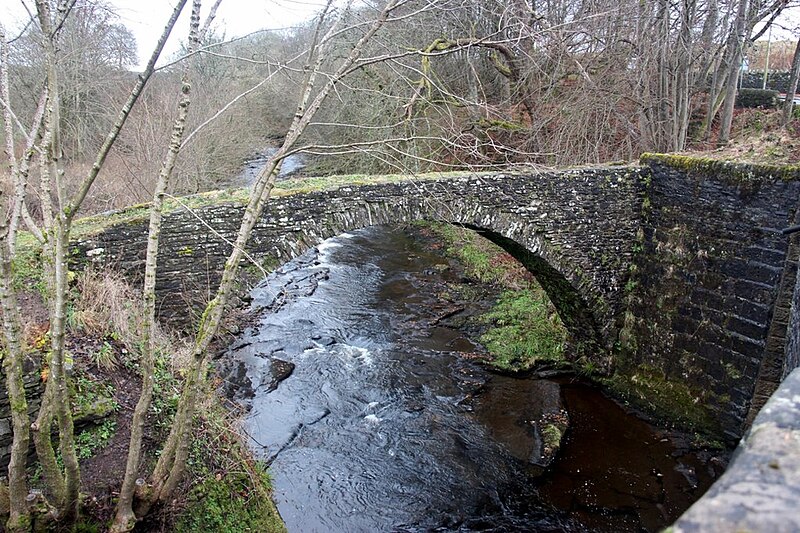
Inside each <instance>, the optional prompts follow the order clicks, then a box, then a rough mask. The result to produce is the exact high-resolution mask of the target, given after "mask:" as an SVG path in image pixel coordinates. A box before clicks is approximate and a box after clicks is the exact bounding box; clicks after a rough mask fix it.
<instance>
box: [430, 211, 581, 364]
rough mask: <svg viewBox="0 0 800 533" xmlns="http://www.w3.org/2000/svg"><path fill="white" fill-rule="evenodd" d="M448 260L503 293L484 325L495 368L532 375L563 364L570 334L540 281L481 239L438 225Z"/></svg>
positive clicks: (433, 226)
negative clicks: (537, 369)
mask: <svg viewBox="0 0 800 533" xmlns="http://www.w3.org/2000/svg"><path fill="white" fill-rule="evenodd" d="M422 225H423V226H424V227H430V229H431V230H432V231H434V232H435V233H436V234H437V235H438V236H439V237H440V238H442V239H443V240H444V242H445V246H446V254H447V255H448V256H449V257H453V258H455V259H456V260H458V261H459V262H460V263H461V264H462V265H463V266H464V269H465V273H466V275H467V276H468V277H471V278H473V279H475V280H478V281H480V282H482V283H488V284H492V285H496V286H498V287H499V288H500V289H501V290H502V291H503V292H502V293H501V295H500V297H499V298H498V300H497V303H496V304H495V305H494V307H493V308H492V309H491V310H490V311H489V312H488V313H485V314H484V315H482V316H481V317H480V319H479V321H480V322H481V323H482V324H484V325H485V326H487V327H488V330H487V331H486V333H485V334H484V335H482V336H481V339H480V340H481V342H482V343H483V344H484V346H485V347H486V349H487V350H488V351H489V354H490V355H491V356H492V364H493V365H494V366H496V367H498V368H500V369H502V370H508V371H522V370H528V369H530V368H532V367H534V366H536V365H538V364H540V363H543V362H559V363H560V362H563V361H564V348H565V345H566V340H567V332H566V329H565V328H564V325H563V324H562V322H561V319H560V318H559V316H558V313H557V312H556V309H555V307H554V306H553V304H552V302H551V301H550V299H549V298H548V296H547V294H546V293H545V291H544V289H542V287H541V286H540V285H539V283H538V282H537V281H536V279H535V278H534V277H533V276H532V275H531V273H530V272H528V271H527V270H526V269H525V267H523V266H522V264H520V263H519V262H518V261H517V260H516V259H514V258H513V257H512V256H511V255H510V254H508V253H507V252H505V251H504V250H503V249H501V248H500V247H499V246H497V245H496V244H494V243H492V242H490V241H489V240H487V239H485V238H483V237H481V236H480V235H478V234H477V233H475V232H473V231H470V230H467V229H464V228H459V227H456V226H452V225H449V224H442V223H434V224H428V223H424V224H422Z"/></svg>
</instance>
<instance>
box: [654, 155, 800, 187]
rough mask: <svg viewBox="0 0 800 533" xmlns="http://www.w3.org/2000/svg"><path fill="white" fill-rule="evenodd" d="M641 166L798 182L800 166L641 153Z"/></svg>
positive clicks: (743, 179) (744, 179) (748, 179)
mask: <svg viewBox="0 0 800 533" xmlns="http://www.w3.org/2000/svg"><path fill="white" fill-rule="evenodd" d="M639 161H640V162H641V163H642V164H644V165H651V164H653V163H657V164H662V165H666V166H668V167H671V168H674V169H677V170H682V171H684V172H688V173H690V174H696V175H700V176H714V177H717V178H720V177H721V178H729V179H731V180H733V181H737V182H752V181H758V180H784V181H798V180H800V165H769V164H757V163H739V162H734V161H725V160H721V159H711V158H707V157H695V156H687V155H679V154H651V153H644V154H642V155H641V157H640V158H639Z"/></svg>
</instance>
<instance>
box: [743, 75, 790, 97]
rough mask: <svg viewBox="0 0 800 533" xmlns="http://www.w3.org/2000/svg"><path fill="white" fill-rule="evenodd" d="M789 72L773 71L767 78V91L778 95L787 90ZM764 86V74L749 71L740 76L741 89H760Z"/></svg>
mask: <svg viewBox="0 0 800 533" xmlns="http://www.w3.org/2000/svg"><path fill="white" fill-rule="evenodd" d="M789 78H790V72H789V71H788V70H775V71H771V72H770V73H769V76H768V77H767V89H771V90H773V91H778V92H780V93H785V92H788V90H789ZM763 86H764V72H763V71H760V72H756V71H754V70H749V71H747V72H745V73H744V74H743V75H742V87H745V88H748V89H761V88H762V87H763Z"/></svg>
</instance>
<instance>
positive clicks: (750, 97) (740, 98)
mask: <svg viewBox="0 0 800 533" xmlns="http://www.w3.org/2000/svg"><path fill="white" fill-rule="evenodd" d="M736 106H737V107H763V108H766V109H772V108H775V107H777V106H778V91H771V90H763V89H739V94H738V95H737V96H736Z"/></svg>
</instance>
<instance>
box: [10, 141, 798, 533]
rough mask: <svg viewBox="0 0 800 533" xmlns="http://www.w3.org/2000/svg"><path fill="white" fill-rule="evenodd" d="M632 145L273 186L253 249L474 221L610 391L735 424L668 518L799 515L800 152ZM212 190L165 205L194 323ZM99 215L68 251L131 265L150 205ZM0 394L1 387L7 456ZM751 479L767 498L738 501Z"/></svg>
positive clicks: (173, 283) (183, 320)
mask: <svg viewBox="0 0 800 533" xmlns="http://www.w3.org/2000/svg"><path fill="white" fill-rule="evenodd" d="M643 163H644V164H643V165H641V166H635V167H607V168H584V169H577V170H566V171H559V172H552V173H550V172H548V173H529V174H494V175H464V176H462V177H453V178H442V179H426V180H411V179H409V180H405V181H401V182H387V183H375V184H370V185H358V186H356V185H344V186H340V187H338V188H331V189H328V190H318V191H314V192H305V193H299V192H295V193H289V192H287V191H283V193H282V194H277V197H276V198H273V199H271V200H270V201H269V204H268V207H267V209H266V211H265V213H264V215H263V217H262V219H261V221H260V223H259V224H258V226H257V227H256V230H255V232H254V235H253V239H252V242H251V244H250V248H249V253H250V256H251V260H252V261H254V262H257V263H261V266H263V267H264V268H265V269H270V268H272V267H274V266H276V265H278V264H280V263H283V262H286V261H288V260H289V259H291V258H293V257H295V256H297V255H299V254H300V253H302V252H303V251H305V250H306V249H308V248H309V247H312V246H314V245H316V244H318V243H320V242H321V241H322V240H323V239H325V238H328V237H332V236H335V235H337V234H341V233H343V232H346V231H351V230H354V229H358V228H361V227H365V226H371V225H377V224H406V223H410V222H413V221H416V220H439V221H446V222H449V223H452V224H459V225H464V226H467V227H469V228H472V229H474V230H475V231H478V232H480V233H482V234H483V235H485V236H486V237H488V238H489V239H491V240H493V241H495V242H496V243H498V244H500V245H501V246H502V247H503V248H505V249H506V250H507V251H509V252H510V253H511V254H512V255H513V256H514V257H516V258H518V259H519V260H520V261H521V262H522V263H523V264H525V265H526V266H527V268H529V269H530V270H531V271H532V272H533V273H534V274H535V275H536V276H537V278H538V279H539V281H540V282H541V284H542V286H543V287H544V288H545V290H546V291H547V292H548V294H549V295H550V297H551V299H552V300H553V302H554V304H555V305H556V307H557V308H558V310H559V313H560V315H561V317H562V319H563V321H564V323H565V324H566V325H567V327H568V328H569V330H570V332H571V334H572V336H573V338H574V340H575V341H576V342H577V344H578V345H580V347H581V348H582V350H583V353H584V355H586V356H587V357H588V358H590V359H592V360H594V362H596V363H599V365H597V366H599V367H601V368H604V369H605V370H607V371H608V374H607V375H606V377H605V378H603V381H604V383H605V384H606V385H607V386H608V387H609V388H610V390H611V391H612V392H614V393H616V394H617V395H618V396H620V397H621V398H622V399H624V400H627V401H631V402H632V403H636V404H637V405H639V406H640V407H642V408H644V409H645V410H649V411H650V412H651V414H653V415H654V416H657V417H662V418H663V420H662V421H664V422H672V423H677V424H680V425H682V426H683V427H684V428H685V429H686V428H688V429H694V430H696V431H698V432H703V433H706V434H707V435H712V436H715V437H717V438H721V439H723V440H727V441H728V442H734V441H736V440H737V439H739V438H740V437H742V436H743V435H745V438H744V439H743V440H742V443H741V445H740V452H739V453H738V454H737V458H736V459H735V460H734V462H733V464H732V466H731V467H730V468H729V469H728V472H726V474H725V475H724V476H723V478H722V479H721V480H720V482H718V483H717V484H715V486H714V488H712V490H711V491H709V496H708V497H704V498H703V499H701V500H700V501H699V502H698V503H697V504H695V506H694V507H693V508H692V509H691V510H690V511H689V512H688V513H687V514H686V515H685V517H684V518H682V519H681V520H680V521H679V522H678V523H676V525H675V528H674V529H675V531H732V530H738V529H740V527H739V526H741V527H743V528H744V529H752V528H755V529H760V528H761V527H762V526H763V529H764V530H767V529H770V530H774V531H795V530H797V527H800V520H798V518H797V516H796V507H797V503H798V499H799V496H798V495H800V485H798V483H797V480H798V479H800V460H798V458H799V457H800V415H798V411H797V409H798V402H800V399H798V398H800V397H798V391H800V370H795V371H794V372H792V370H793V369H795V368H796V367H798V364H799V363H800V278H799V277H798V276H797V266H798V256H800V234H795V235H791V236H786V235H783V234H781V231H780V230H781V229H783V228H785V227H788V226H792V225H795V224H798V223H800V219H799V217H800V214H799V213H798V203H799V200H800V169H798V168H797V167H790V168H773V167H765V166H748V165H734V164H727V163H719V162H713V161H706V160H697V159H687V158H682V157H678V156H646V157H644V158H643ZM277 192H278V193H281V191H280V190H277ZM218 196H219V197H218V198H217V201H214V202H207V205H205V206H204V207H200V208H195V209H193V210H191V211H190V210H188V209H179V210H175V211H173V212H171V213H170V214H169V215H168V216H167V217H166V221H165V228H164V231H163V234H162V256H161V257H162V259H161V262H160V263H159V268H158V275H159V285H158V289H157V291H158V300H159V309H160V315H161V317H162V318H163V319H164V320H166V321H168V322H172V323H174V324H179V325H182V326H184V327H185V326H187V325H190V324H191V318H192V317H193V316H196V315H194V313H196V312H197V310H198V309H199V308H200V306H201V305H202V304H203V303H204V302H205V301H207V300H208V298H209V297H210V295H211V294H212V293H213V290H214V288H215V287H216V284H217V283H218V281H219V278H220V272H221V269H222V265H223V264H224V261H225V258H226V257H227V255H228V253H229V251H230V249H231V244H230V243H231V241H232V240H233V237H234V235H235V233H236V230H237V229H238V225H239V221H240V219H241V217H242V214H243V210H244V207H243V205H242V204H241V202H237V201H227V202H225V201H221V200H220V199H221V198H224V197H225V196H226V195H225V194H221V195H218ZM227 197H228V198H229V199H230V198H234V196H232V195H230V194H228V195H227ZM100 218H103V217H100ZM108 218H109V220H110V221H112V222H113V221H116V222H113V223H110V224H109V223H106V224H104V227H103V229H101V230H98V231H96V232H95V233H93V234H92V235H88V236H87V235H85V236H84V237H83V238H82V239H81V240H80V241H78V242H77V243H76V244H75V255H74V260H75V262H76V263H81V264H86V263H91V262H97V263H100V264H103V265H112V266H116V267H117V268H119V269H121V270H122V271H123V272H125V273H127V275H128V276H129V277H130V278H131V279H132V280H134V281H136V280H140V279H141V276H142V268H143V264H144V254H145V248H146V246H145V245H146V230H147V218H146V213H145V211H144V210H143V209H141V208H139V209H138V210H136V209H132V210H130V211H129V212H122V213H115V214H113V215H110V216H109V217H108ZM243 266H244V270H245V271H247V270H250V271H252V270H253V267H252V263H251V262H248V263H247V264H246V265H243ZM256 270H257V269H256ZM245 277H246V276H245ZM244 288H246V287H243V289H244ZM790 374H791V375H790ZM787 376H789V377H788V378H786V377H787ZM785 378H786V379H785ZM26 386H27V387H29V388H30V390H31V391H32V392H35V390H37V389H38V388H39V384H38V382H35V381H31V382H30V383H28V384H26ZM779 387H780V388H779ZM776 389H778V391H777V393H775V394H774V395H773V392H774V391H775V390H776ZM770 395H773V396H772V399H771V400H770V403H769V404H768V406H767V408H765V409H764V410H763V411H761V413H760V414H759V415H758V417H757V418H755V415H756V414H758V413H759V410H760V408H761V407H762V406H763V405H764V402H765V401H766V400H767V399H768V398H769V397H770ZM34 396H35V395H34ZM36 401H37V400H36V398H32V405H33V406H34V407H35V405H36ZM7 404H8V399H7V398H6V397H5V391H4V390H3V389H0V463H3V464H5V463H6V462H7V454H8V445H9V443H10V427H9V423H8V405H7ZM754 418H755V423H753V419H754ZM751 425H752V427H751ZM749 427H751V429H750V431H749V432H747V429H748V428H749ZM754 496H758V498H760V500H759V501H760V502H762V503H763V505H762V504H759V505H760V507H759V509H755V510H754V509H753V507H752V506H748V507H747V509H749V510H748V512H746V513H743V512H741V510H742V509H744V507H743V506H742V501H744V500H747V502H748V503H750V500H751V499H752V498H753V497H754Z"/></svg>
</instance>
